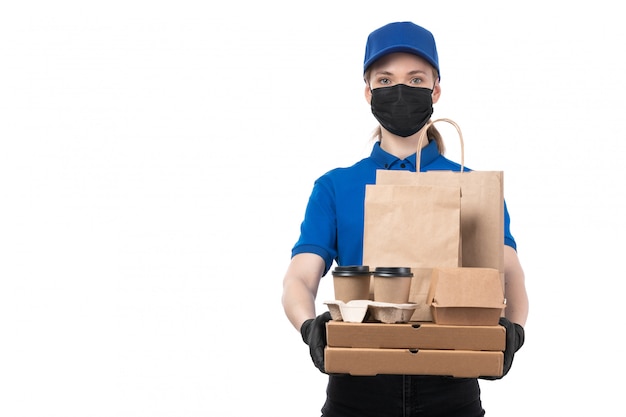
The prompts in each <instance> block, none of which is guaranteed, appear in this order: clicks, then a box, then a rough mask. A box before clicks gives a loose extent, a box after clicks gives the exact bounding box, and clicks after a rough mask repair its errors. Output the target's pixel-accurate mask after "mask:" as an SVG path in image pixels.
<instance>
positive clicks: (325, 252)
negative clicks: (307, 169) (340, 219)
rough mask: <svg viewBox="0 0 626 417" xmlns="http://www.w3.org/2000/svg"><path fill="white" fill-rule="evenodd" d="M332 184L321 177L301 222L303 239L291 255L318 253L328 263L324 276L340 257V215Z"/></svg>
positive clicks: (301, 238) (301, 237) (314, 187)
mask: <svg viewBox="0 0 626 417" xmlns="http://www.w3.org/2000/svg"><path fill="white" fill-rule="evenodd" d="M335 206H336V204H335V195H334V191H333V187H332V184H331V183H330V181H327V180H326V179H325V177H321V178H320V179H318V180H317V181H316V182H315V184H314V186H313V191H312V192H311V196H310V197H309V202H308V204H307V207H306V211H305V215H304V220H303V221H302V224H301V225H300V238H299V239H298V241H297V242H296V244H295V246H294V247H293V249H292V250H291V256H292V257H293V256H295V255H297V254H300V253H314V254H317V255H319V256H321V257H322V259H324V263H325V265H326V266H325V270H324V275H325V274H326V273H327V272H328V270H329V269H330V268H331V266H332V264H333V261H334V260H335V258H336V257H337V214H336V209H335Z"/></svg>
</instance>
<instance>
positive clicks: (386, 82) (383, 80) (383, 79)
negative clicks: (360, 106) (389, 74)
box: [378, 78, 391, 84]
mask: <svg viewBox="0 0 626 417" xmlns="http://www.w3.org/2000/svg"><path fill="white" fill-rule="evenodd" d="M378 82H379V83H381V84H389V83H390V82H391V81H389V78H381V79H380V80H379V81H378Z"/></svg>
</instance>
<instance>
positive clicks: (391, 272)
mask: <svg viewBox="0 0 626 417" xmlns="http://www.w3.org/2000/svg"><path fill="white" fill-rule="evenodd" d="M374 275H376V276H377V277H407V276H409V277H412V276H413V273H412V272H411V268H408V267H404V266H379V267H376V269H375V270H374Z"/></svg>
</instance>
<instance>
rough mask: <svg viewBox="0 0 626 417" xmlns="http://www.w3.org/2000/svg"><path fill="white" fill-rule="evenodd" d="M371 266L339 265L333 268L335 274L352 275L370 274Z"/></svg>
mask: <svg viewBox="0 0 626 417" xmlns="http://www.w3.org/2000/svg"><path fill="white" fill-rule="evenodd" d="M370 274H371V272H370V267H369V266H367V265H348V266H337V267H335V269H334V270H333V275H336V276H342V277H351V276H356V275H370Z"/></svg>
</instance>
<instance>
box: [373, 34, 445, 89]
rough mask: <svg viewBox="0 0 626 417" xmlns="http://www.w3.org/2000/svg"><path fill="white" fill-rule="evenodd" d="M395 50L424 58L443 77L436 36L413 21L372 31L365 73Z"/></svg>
mask: <svg viewBox="0 0 626 417" xmlns="http://www.w3.org/2000/svg"><path fill="white" fill-rule="evenodd" d="M394 52H408V53H411V54H414V55H417V56H419V57H422V58H424V59H425V60H426V61H428V63H429V64H430V65H432V66H433V67H435V69H436V70H437V73H438V74H439V78H441V73H440V71H439V57H438V56H437V46H436V45H435V37H434V36H433V34H432V33H430V32H429V31H428V30H426V29H424V28H423V27H421V26H418V25H416V24H415V23H412V22H395V23H389V24H387V25H385V26H383V27H381V28H378V29H376V30H375V31H373V32H372V33H370V35H369V36H368V37H367V44H366V45H365V62H364V63H363V73H365V71H367V69H368V68H369V66H370V65H372V64H373V63H374V61H376V60H377V59H379V58H382V57H383V56H385V55H389V54H391V53H394Z"/></svg>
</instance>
